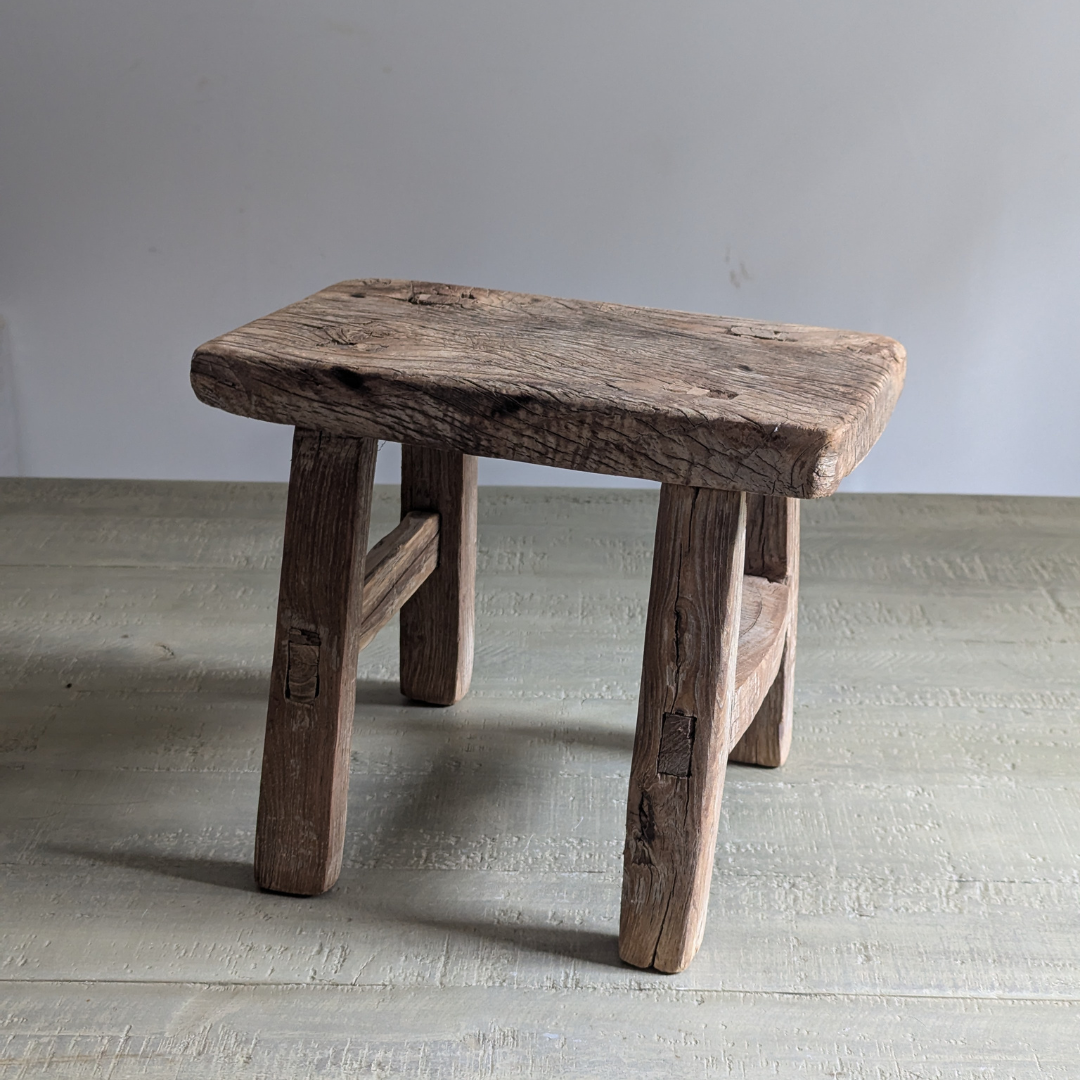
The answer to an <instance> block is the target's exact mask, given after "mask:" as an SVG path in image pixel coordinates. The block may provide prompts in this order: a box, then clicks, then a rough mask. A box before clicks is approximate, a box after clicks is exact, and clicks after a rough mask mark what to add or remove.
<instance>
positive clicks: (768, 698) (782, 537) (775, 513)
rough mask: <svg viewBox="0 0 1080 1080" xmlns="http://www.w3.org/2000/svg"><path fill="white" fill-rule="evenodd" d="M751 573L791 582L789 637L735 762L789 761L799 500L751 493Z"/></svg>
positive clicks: (748, 504)
mask: <svg viewBox="0 0 1080 1080" xmlns="http://www.w3.org/2000/svg"><path fill="white" fill-rule="evenodd" d="M746 572H747V573H748V574H753V575H756V576H758V577H763V578H768V580H769V581H783V582H786V583H787V586H788V588H789V590H790V596H791V599H790V601H789V607H788V611H789V615H788V629H787V640H786V642H785V644H784V655H783V658H782V659H781V661H780V670H779V671H778V672H777V673H776V678H775V679H774V680H773V684H772V686H771V687H770V688H769V692H768V694H766V695H765V700H764V701H763V702H762V703H761V707H760V708H759V709H758V711H757V715H756V716H755V717H754V719H753V721H752V722H751V724H750V726H749V727H748V728H747V729H746V731H745V732H744V733H743V737H742V738H741V739H740V740H739V742H738V743H737V744H736V746H735V748H734V749H733V750H732V751H731V757H730V760H731V761H739V762H742V763H744V764H747V765H767V766H770V767H773V768H775V767H776V766H778V765H783V764H784V762H785V761H786V760H787V756H788V751H789V750H790V749H791V719H792V709H793V705H794V697H795V635H796V630H797V628H798V625H797V624H798V615H799V500H798V499H787V498H783V497H781V496H773V495H747V497H746Z"/></svg>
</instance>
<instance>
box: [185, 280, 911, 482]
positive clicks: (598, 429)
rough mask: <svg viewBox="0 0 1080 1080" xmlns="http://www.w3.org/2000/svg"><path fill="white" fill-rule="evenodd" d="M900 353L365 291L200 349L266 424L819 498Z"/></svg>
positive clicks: (346, 291) (561, 305) (195, 367)
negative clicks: (278, 424) (271, 422)
mask: <svg viewBox="0 0 1080 1080" xmlns="http://www.w3.org/2000/svg"><path fill="white" fill-rule="evenodd" d="M904 357H905V354H904V349H903V347H902V346H901V345H899V344H898V343H897V342H895V341H893V340H891V339H890V338H886V337H879V336H876V335H873V334H860V333H853V332H849V331H840V330H824V329H820V328H817V327H807V326H789V325H786V324H782V323H761V322H754V321H749V320H746V319H730V318H721V317H720V316H716V315H693V314H688V313H686V312H680V311H661V310H656V309H653V308H641V307H627V306H624V305H621V304H607V303H597V302H591V301H586V300H560V299H555V298H553V297H549V296H533V295H529V294H526V293H509V292H499V291H496V290H493V289H474V288H466V287H463V286H457V285H437V284H433V283H430V282H419V281H383V280H365V281H344V282H341V283H340V284H337V285H333V286H331V287H330V288H328V289H324V290H322V292H318V293H315V294H314V295H313V296H309V297H308V298H307V299H306V300H301V301H300V302H299V303H296V304H291V305H290V306H289V307H286V308H283V309H282V310H281V311H278V312H275V313H274V314H272V315H267V316H265V317H264V318H261V319H257V320H256V321H255V322H253V323H249V324H248V325H247V326H243V327H240V328H239V329H238V330H233V331H232V332H230V333H228V334H225V335H223V336H222V337H219V338H216V339H215V340H214V341H210V342H207V343H206V344H205V345H203V346H201V347H200V348H199V349H197V350H196V351H195V355H194V357H193V358H192V364H191V381H192V385H193V387H194V388H195V392H196V394H198V396H199V397H200V398H201V399H202V400H203V401H205V402H206V403H207V404H209V405H214V406H216V407H217V408H219V409H225V410H227V411H229V412H234V413H239V414H240V415H241V416H252V417H255V418H257V419H259V420H270V421H274V422H277V423H281V424H293V425H295V426H298V427H306V428H316V429H318V430H321V431H328V432H333V433H335V434H339V435H353V436H364V437H367V438H375V439H389V440H391V441H394V442H402V443H412V444H414V445H419V446H430V447H435V448H437V449H455V450H460V451H464V452H465V453H467V454H479V455H486V456H488V457H497V458H510V459H513V460H515V461H528V462H533V463H536V464H541V465H557V466H561V467H562V468H567V469H579V470H585V471H588V472H599V473H609V474H613V475H616V476H635V477H643V478H645V479H648V480H661V481H667V482H669V483H675V484H687V485H692V486H696V487H709V488H731V489H737V490H742V491H752V492H759V493H761V494H764V495H790V496H796V497H799V498H813V497H816V496H819V495H829V494H831V493H832V492H833V491H835V490H836V487H837V485H838V484H839V483H840V481H841V480H842V479H843V478H844V476H846V475H847V474H848V473H849V472H850V471H851V470H852V469H853V468H854V467H855V466H856V465H857V464H858V463H859V461H861V460H862V458H863V456H864V455H865V454H866V452H867V451H868V450H869V449H870V447H871V446H873V445H874V442H875V441H876V440H877V438H878V436H879V435H880V434H881V432H882V430H883V429H884V427H885V423H886V421H887V420H888V418H889V414H890V413H891V411H892V408H893V405H894V404H895V403H896V399H897V396H898V395H899V393H900V389H901V386H902V384H903V380H904V363H905V360H904Z"/></svg>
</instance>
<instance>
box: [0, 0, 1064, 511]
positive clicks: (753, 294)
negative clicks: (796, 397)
mask: <svg viewBox="0 0 1080 1080" xmlns="http://www.w3.org/2000/svg"><path fill="white" fill-rule="evenodd" d="M1078 56H1080V5H1077V4H1073V3H1068V2H1066V0H1052V2H1050V0H1008V2H1005V0H932V2H931V0H904V2H893V3H881V2H874V0H819V2H817V3H813V4H805V3H800V2H798V0H739V2H728V0H701V2H696V0H668V2H666V3H658V2H648V3H641V2H635V0H530V2H524V0H522V2H515V0H442V2H438V0H380V2H361V0H288V2H286V0H4V3H3V4H2V5H0V316H2V317H3V318H4V319H5V320H6V322H7V331H6V333H7V337H8V342H7V345H6V348H7V349H8V354H7V355H8V363H9V366H10V367H11V368H12V370H11V371H8V372H4V371H0V386H3V385H10V384H11V382H12V375H13V383H14V406H15V408H14V412H15V414H16V416H15V428H16V431H17V441H18V445H17V447H16V448H15V449H14V450H13V449H11V448H10V445H9V444H10V442H11V438H10V429H11V426H12V420H11V417H10V416H7V417H6V418H5V417H4V416H0V424H6V425H7V429H8V435H7V436H3V437H0V442H2V440H3V438H7V439H8V444H4V445H9V449H8V451H6V452H5V457H4V459H3V460H4V461H5V462H6V463H7V467H8V468H9V469H10V468H11V467H12V466H11V464H10V463H11V462H12V461H16V460H17V461H18V463H19V464H18V467H19V468H21V470H22V471H24V472H25V473H28V474H32V475H57V474H60V475H73V476H146V477H233V478H282V477H284V476H285V473H286V467H287V458H288V433H287V432H286V431H284V430H283V429H279V428H273V427H269V426H266V425H262V424H258V423H256V422H254V421H244V420H240V419H237V418H232V417H229V416H226V415H224V414H222V413H219V412H216V411H213V410H210V409H208V408H206V407H204V406H202V405H200V404H198V403H197V402H196V401H195V399H194V398H193V396H192V395H191V392H190V389H189V388H188V385H187V361H188V357H189V355H190V353H191V350H192V348H193V347H194V346H195V345H197V344H198V343H200V342H201V341H203V340H205V339H207V338H210V337H212V336H214V335H216V334H218V333H220V332H222V331H224V330H227V329H230V328H231V327H233V326H236V325H238V324H240V323H242V322H244V321H246V320H248V319H251V318H253V317H256V316H258V315H261V314H263V313H265V312H266V311H269V310H271V309H273V308H275V307H277V306H280V305H281V304H283V303H286V302H288V301H290V300H293V299H296V298H298V297H300V296H303V295H306V294H307V293H310V292H312V291H314V290H315V289H317V288H319V287H321V286H323V285H325V284H329V283H330V282H333V281H336V280H339V279H341V278H345V277H353V276H364V275H386V276H401V277H417V278H428V279H434V280H446V281H453V282H459V283H464V284H475V285H487V286H494V287H500V288H510V289H522V290H528V291H534V292H546V293H554V294H560V295H568V296H580V297H588V298H601V299H607V300H614V301H624V302H629V303H639V304H650V305H656V306H662V307H678V308H688V309H693V310H699V311H712V312H721V313H726V314H739V315H745V316H748V317H760V318H771V319H779V320H784V321H792V322H806V323H816V324H819V325H835V326H842V327H849V328H856V329H863V330H871V331H877V332H882V333H886V334H889V335H891V336H893V337H896V338H899V339H900V340H901V341H903V342H904V343H905V344H906V345H907V347H908V351H909V357H910V360H909V363H910V367H909V378H908V387H907V390H906V392H905V395H904V397H903V398H902V400H901V404H900V406H899V407H898V409H897V412H896V414H895V418H894V420H893V423H892V425H891V426H890V428H889V430H888V431H887V433H886V435H885V437H884V438H883V439H882V441H881V443H880V444H879V446H878V448H877V449H876V450H875V451H874V452H873V454H872V455H871V457H870V458H869V459H868V460H867V462H866V463H865V464H864V465H863V466H862V467H861V468H860V469H859V470H858V471H857V472H856V473H855V474H854V475H853V476H852V478H851V480H850V481H849V487H852V488H856V489H873V490H908V491H913V490H914V491H979V492H1029V493H1056V494H1073V495H1080V425H1078V424H1077V423H1076V421H1075V416H1076V413H1077V402H1078V397H1080V395H1078V391H1080V346H1078V342H1080V301H1078V297H1080V288H1078V287H1080V107H1078V102H1080V60H1078ZM0 355H3V354H0ZM9 412H10V410H9ZM16 452H17V458H16ZM523 468H525V469H526V473H525V474H524V475H525V476H526V477H531V478H533V479H535V478H537V476H540V478H541V479H543V478H544V476H543V475H542V474H537V473H531V472H528V471H527V467H521V466H513V467H512V468H510V469H509V471H507V467H506V466H503V469H502V471H500V470H499V469H498V468H492V469H489V470H488V471H487V472H486V473H485V474H484V475H485V477H486V478H487V479H488V480H500V479H501V480H504V481H505V480H507V479H509V480H515V479H521V477H522V475H523V474H522V473H521V471H520V470H522V469H523ZM603 482H607V481H606V480H605V481H603Z"/></svg>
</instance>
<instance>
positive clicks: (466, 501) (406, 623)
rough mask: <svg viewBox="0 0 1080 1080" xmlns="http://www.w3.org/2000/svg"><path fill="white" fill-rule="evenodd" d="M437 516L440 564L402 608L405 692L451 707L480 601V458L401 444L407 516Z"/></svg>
mask: <svg viewBox="0 0 1080 1080" xmlns="http://www.w3.org/2000/svg"><path fill="white" fill-rule="evenodd" d="M410 510H434V511H436V512H438V514H439V562H438V565H437V566H436V568H435V570H434V572H433V573H432V574H431V576H430V577H429V578H428V579H427V580H426V581H425V582H424V584H423V585H421V586H420V588H419V589H417V591H416V592H415V593H414V594H413V596H412V598H411V599H410V600H409V601H408V603H406V604H405V606H404V607H403V608H402V609H401V692H402V693H403V694H404V695H405V696H406V697H410V698H414V699H415V700H417V701H426V702H428V703H430V704H432V705H453V704H454V702H455V701H458V700H460V699H461V698H463V697H464V696H465V694H466V693H467V692H468V689H469V681H470V680H471V679H472V665H473V622H474V612H475V602H476V458H475V457H473V456H471V455H470V454H461V453H458V452H457V451H456V450H428V449H426V448H424V447H420V446H408V445H406V446H403V447H402V448H401V513H402V516H404V515H405V514H407V513H408V512H409V511H410Z"/></svg>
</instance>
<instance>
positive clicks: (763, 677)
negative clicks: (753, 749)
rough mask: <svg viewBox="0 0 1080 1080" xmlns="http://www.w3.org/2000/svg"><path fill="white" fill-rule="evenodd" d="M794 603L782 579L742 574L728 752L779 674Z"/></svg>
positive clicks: (794, 600)
mask: <svg viewBox="0 0 1080 1080" xmlns="http://www.w3.org/2000/svg"><path fill="white" fill-rule="evenodd" d="M797 603H798V598H797V597H793V596H792V593H791V590H790V589H789V587H788V585H787V584H785V583H781V582H775V581H766V580H765V578H760V577H750V576H749V575H747V576H746V577H744V578H743V590H742V608H741V610H740V613H739V653H738V656H737V658H736V668H735V701H734V704H733V705H732V709H731V716H730V719H729V726H728V739H727V745H728V746H729V747H731V748H732V749H731V750H730V751H729V752H730V753H732V754H733V753H734V748H735V747H736V746H738V744H739V740H740V739H742V738H744V732H746V731H747V729H748V728H749V727H750V724H751V722H752V721H753V720H754V719H755V717H756V716H757V714H759V713H760V710H761V708H763V707H764V704H765V697H766V694H767V693H769V692H770V688H771V687H772V686H773V685H774V684H775V682H776V680H777V678H778V677H780V675H781V671H780V665H781V660H782V657H783V655H784V645H785V642H786V641H787V635H788V627H789V620H790V618H791V616H792V614H793V612H794V607H795V605H797ZM789 730H790V725H789ZM789 742H790V740H789ZM734 760H736V761H738V760H741V759H739V758H735V759H734ZM754 764H761V762H754Z"/></svg>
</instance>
